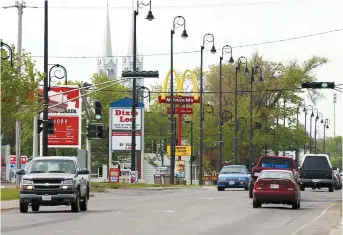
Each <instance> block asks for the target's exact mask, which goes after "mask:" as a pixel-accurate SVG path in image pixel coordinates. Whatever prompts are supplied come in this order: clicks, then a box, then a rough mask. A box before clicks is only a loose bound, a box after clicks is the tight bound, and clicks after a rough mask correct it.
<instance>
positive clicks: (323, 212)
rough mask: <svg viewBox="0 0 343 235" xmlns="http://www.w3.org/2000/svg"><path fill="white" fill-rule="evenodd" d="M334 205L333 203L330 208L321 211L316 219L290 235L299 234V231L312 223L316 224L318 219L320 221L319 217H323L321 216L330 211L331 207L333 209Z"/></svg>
mask: <svg viewBox="0 0 343 235" xmlns="http://www.w3.org/2000/svg"><path fill="white" fill-rule="evenodd" d="M334 205H336V203H333V204H331V205H330V206H328V207H327V208H325V210H323V211H322V213H321V214H320V215H319V216H318V217H317V218H315V219H314V220H312V221H310V222H309V223H307V224H305V225H303V226H302V227H300V228H298V229H297V230H295V231H294V232H293V233H292V234H291V235H295V234H297V233H298V232H300V231H301V230H303V229H304V228H306V227H307V226H309V225H311V224H313V223H314V222H316V221H317V220H318V219H320V218H321V217H323V215H324V214H325V213H326V211H327V210H328V209H330V208H331V207H333V206H334Z"/></svg>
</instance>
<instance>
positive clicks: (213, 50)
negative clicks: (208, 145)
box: [199, 33, 217, 185]
mask: <svg viewBox="0 0 343 235" xmlns="http://www.w3.org/2000/svg"><path fill="white" fill-rule="evenodd" d="M206 42H209V43H212V48H211V53H212V54H214V53H216V52H217V50H216V48H215V46H214V36H213V34H211V33H207V34H205V35H204V37H203V39H202V45H201V48H200V49H201V50H200V126H199V145H200V146H199V185H202V161H203V156H202V154H203V143H202V135H203V130H202V126H203V123H202V122H203V119H204V117H203V110H202V109H203V104H202V101H203V100H202V96H203V92H204V91H203V90H204V87H203V77H202V72H203V71H202V70H203V59H204V49H205V43H206Z"/></svg>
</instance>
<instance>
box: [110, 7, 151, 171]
mask: <svg viewBox="0 0 343 235" xmlns="http://www.w3.org/2000/svg"><path fill="white" fill-rule="evenodd" d="M140 6H149V7H150V8H149V13H148V15H147V16H146V18H145V19H147V20H148V21H152V20H153V19H155V18H154V16H153V14H152V12H151V1H149V3H147V4H145V3H143V2H139V1H137V8H136V10H134V11H133V55H132V63H133V64H132V71H134V72H135V71H136V69H137V68H136V65H137V16H138V14H139V8H140ZM136 81H137V80H136V77H133V78H132V110H131V111H132V112H131V115H132V127H131V128H132V131H131V138H132V139H131V170H132V171H135V170H136V99H137V97H136V93H137V92H136V89H137V88H136V86H137V82H136ZM109 167H111V166H109Z"/></svg>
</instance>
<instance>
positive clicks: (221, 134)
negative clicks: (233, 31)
mask: <svg viewBox="0 0 343 235" xmlns="http://www.w3.org/2000/svg"><path fill="white" fill-rule="evenodd" d="M224 53H227V54H228V53H230V54H231V56H230V60H229V63H230V64H232V63H233V62H234V60H233V57H232V47H231V46H229V45H225V46H223V48H222V56H221V57H220V59H219V113H220V115H219V171H220V170H221V169H222V164H223V127H222V122H223V120H222V115H221V113H222V80H223V78H222V61H223V57H224ZM219 171H218V172H219Z"/></svg>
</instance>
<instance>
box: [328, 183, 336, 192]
mask: <svg viewBox="0 0 343 235" xmlns="http://www.w3.org/2000/svg"><path fill="white" fill-rule="evenodd" d="M333 191H335V189H334V187H333V185H332V184H331V185H330V186H329V192H330V193H332V192H333Z"/></svg>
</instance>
